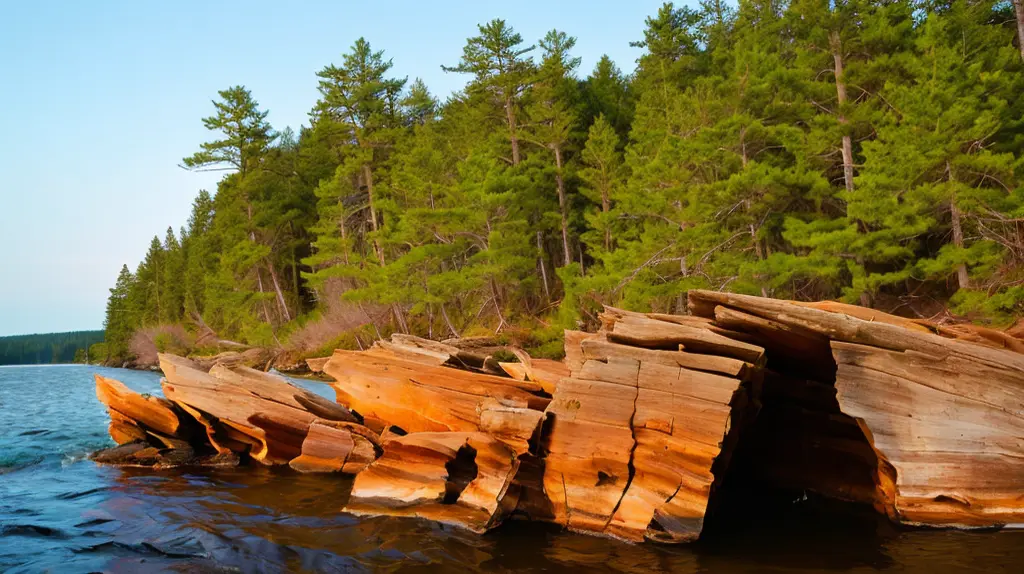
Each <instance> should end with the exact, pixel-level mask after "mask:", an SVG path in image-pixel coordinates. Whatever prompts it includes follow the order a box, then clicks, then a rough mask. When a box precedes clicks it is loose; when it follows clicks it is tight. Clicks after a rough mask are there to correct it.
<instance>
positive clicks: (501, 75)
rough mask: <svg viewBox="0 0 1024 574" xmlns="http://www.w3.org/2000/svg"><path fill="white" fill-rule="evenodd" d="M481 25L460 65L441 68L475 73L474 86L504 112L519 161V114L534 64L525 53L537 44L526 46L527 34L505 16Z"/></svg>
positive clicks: (514, 159) (514, 162)
mask: <svg viewBox="0 0 1024 574" xmlns="http://www.w3.org/2000/svg"><path fill="white" fill-rule="evenodd" d="M478 28H479V31H480V35H479V36H474V37H472V38H470V39H469V40H467V42H466V46H465V47H464V48H463V49H462V59H461V60H460V61H459V63H458V65H456V66H450V67H449V66H441V68H442V69H443V70H445V71H446V72H459V73H462V74H473V77H474V83H473V84H472V85H471V89H472V90H476V91H478V92H481V93H484V94H486V95H487V96H488V97H489V98H491V99H493V105H494V106H495V107H496V108H498V109H500V110H501V111H502V113H503V114H504V116H505V125H506V127H507V129H508V139H509V145H510V147H511V150H512V157H511V164H512V165H519V162H520V160H521V154H520V150H519V139H520V135H519V131H520V126H519V116H520V115H521V113H522V99H523V96H524V94H525V92H526V91H527V89H528V88H529V85H530V78H531V76H532V74H533V64H532V62H531V61H530V60H529V59H527V58H525V57H524V56H526V54H529V53H530V52H532V51H533V50H534V48H536V46H533V45H531V46H526V47H523V37H522V36H520V35H519V34H518V33H516V31H515V30H513V29H512V27H511V26H508V25H506V24H505V21H504V20H500V19H495V20H491V21H490V22H488V23H487V24H482V25H480V26H478Z"/></svg>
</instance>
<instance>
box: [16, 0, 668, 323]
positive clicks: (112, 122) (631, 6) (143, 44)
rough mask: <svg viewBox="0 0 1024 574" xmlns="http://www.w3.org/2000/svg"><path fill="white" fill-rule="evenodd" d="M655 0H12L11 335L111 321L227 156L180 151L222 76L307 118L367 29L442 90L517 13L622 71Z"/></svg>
mask: <svg viewBox="0 0 1024 574" xmlns="http://www.w3.org/2000/svg"><path fill="white" fill-rule="evenodd" d="M660 5H661V1H660V0H630V1H628V2H612V1H598V0H591V1H575V0H573V1H565V0H543V1H534V0H520V1H519V2H501V3H499V2H484V1H467V2H455V1H442V0H428V1H405V0H402V1H391V2H358V3H357V2H344V1H340V0H338V1H334V2H329V1H324V2H302V1H296V2H262V1H260V2H257V1H248V2H227V1H223V2H222V1H217V2H205V1H204V2H200V1H179V2H140V1H137V0H133V1H123V2H115V1H100V2H78V1H71V0H68V1H63V2H57V1H53V0H37V1H23V2H15V1H11V2H0V128H2V130H3V135H2V136H0V336H2V335H11V334H20V333H36V332H51V331H70V330H83V329H99V328H101V327H102V324H103V314H104V304H105V302H106V298H107V295H108V289H109V288H110V287H111V286H112V285H113V282H114V279H115V278H116V276H117V272H118V270H120V268H121V265H122V264H124V263H127V264H128V267H129V268H130V269H132V270H133V271H134V269H135V267H136V265H138V263H139V260H140V259H141V258H142V257H143V255H144V254H145V251H146V249H147V248H148V246H149V242H150V239H151V238H152V237H153V236H154V235H159V236H160V237H161V239H162V238H163V236H164V234H165V232H166V230H167V227H168V226H172V227H174V229H175V230H177V229H178V228H179V227H180V226H181V225H182V224H183V223H184V222H185V220H186V218H187V216H188V211H189V207H190V204H191V201H192V198H193V197H194V196H195V194H196V192H197V191H198V190H199V189H202V188H205V189H208V190H210V191H211V192H213V191H215V190H216V185H215V182H216V179H217V178H218V177H219V174H211V173H190V172H187V171H185V170H182V169H181V168H179V167H178V164H179V163H180V161H181V158H182V157H184V156H186V155H190V154H191V153H192V152H194V151H195V150H197V149H198V146H199V144H200V143H201V142H203V141H206V139H207V138H208V137H209V136H208V134H207V132H206V130H205V129H204V128H203V126H202V123H201V121H200V120H201V118H202V117H205V116H208V115H210V114H211V111H212V104H211V103H210V100H211V99H212V98H214V97H215V96H216V93H217V90H220V89H223V88H226V87H228V86H231V85H235V84H242V85H245V86H246V87H248V88H249V89H250V90H252V92H253V95H254V96H255V97H256V99H257V100H258V101H259V102H260V104H261V105H262V107H264V108H265V109H269V110H270V116H269V120H270V122H271V123H272V124H273V125H274V127H275V128H276V129H279V130H280V129H283V128H284V127H285V126H291V127H293V129H296V130H297V128H298V126H299V125H301V124H306V123H307V112H308V111H309V110H310V108H311V107H312V105H313V103H314V102H315V100H316V97H317V92H316V77H315V75H314V74H315V72H316V71H317V70H319V69H321V68H322V67H324V66H325V65H327V64H330V63H332V62H340V60H341V54H342V53H344V52H345V51H347V49H348V48H349V46H351V45H352V42H353V41H355V40H356V39H357V38H359V37H360V36H365V37H366V39H367V40H368V41H369V42H370V44H371V45H372V46H373V47H374V48H376V49H384V50H385V54H386V55H387V56H388V57H391V58H392V59H393V60H394V68H392V69H393V71H394V73H395V75H396V76H399V77H401V76H406V75H407V76H409V77H410V79H412V78H415V77H422V78H423V79H424V81H425V82H426V83H427V85H428V86H429V87H430V89H431V91H433V92H434V93H435V94H437V95H439V96H441V97H442V98H443V97H445V96H447V95H448V94H450V93H451V92H452V91H454V90H458V89H460V88H461V87H462V86H463V85H464V83H465V80H466V78H465V77H464V76H460V75H457V74H446V73H444V72H443V71H441V68H440V66H441V65H442V64H447V65H453V64H455V63H456V62H457V61H458V60H459V56H460V54H461V53H462V46H463V45H464V44H465V40H466V38H467V37H469V36H472V35H475V33H476V25H477V24H479V23H483V22H486V21H488V20H490V19H492V18H499V17H500V18H504V19H505V20H506V21H507V22H508V23H509V24H511V25H512V26H513V27H514V28H515V29H516V30H517V31H518V32H520V33H521V34H522V35H523V38H524V39H525V40H526V41H528V42H531V43H532V42H535V41H536V40H537V39H539V38H540V37H542V36H543V35H544V32H545V31H547V30H550V29H552V28H558V29H560V30H564V31H566V32H567V33H569V34H571V35H574V36H576V37H577V39H578V41H577V47H576V54H577V55H578V56H580V57H582V58H583V64H582V66H581V73H582V74H584V75H585V74H586V73H587V72H589V71H590V70H591V69H592V68H593V66H594V64H595V63H596V62H597V59H598V58H599V57H600V56H601V54H608V55H609V56H611V58H612V59H613V60H614V61H615V62H616V63H617V64H618V65H619V67H620V68H622V69H623V70H624V71H626V72H630V71H632V70H633V68H634V66H635V60H636V58H637V57H638V55H639V50H637V49H635V48H631V47H629V42H630V41H634V40H638V39H640V37H641V36H642V31H643V26H644V19H645V18H646V17H647V16H651V15H653V14H654V13H655V12H656V11H657V8H658V6H660Z"/></svg>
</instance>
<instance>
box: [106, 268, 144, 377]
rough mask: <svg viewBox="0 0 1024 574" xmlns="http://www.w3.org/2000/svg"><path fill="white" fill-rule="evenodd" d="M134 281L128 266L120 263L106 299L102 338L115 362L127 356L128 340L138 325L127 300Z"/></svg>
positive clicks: (123, 359)
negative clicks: (119, 270) (115, 279)
mask: <svg viewBox="0 0 1024 574" xmlns="http://www.w3.org/2000/svg"><path fill="white" fill-rule="evenodd" d="M134 283H135V277H133V276H132V273H131V271H129V270H128V266H127V265H122V266H121V272H120V273H118V275H117V282H116V283H115V284H114V288H113V289H110V297H109V298H108V299H107V314H106V319H105V320H104V322H103V328H104V331H105V335H104V340H105V341H106V343H107V353H108V355H109V356H110V358H113V359H115V362H116V363H117V364H119V363H121V362H123V361H125V360H127V359H128V358H129V356H128V342H129V341H130V340H131V337H132V334H133V333H134V332H135V329H136V328H137V327H138V323H137V319H136V317H134V316H133V313H132V309H131V307H130V305H129V301H128V297H129V294H130V293H131V290H132V286H133V285H134Z"/></svg>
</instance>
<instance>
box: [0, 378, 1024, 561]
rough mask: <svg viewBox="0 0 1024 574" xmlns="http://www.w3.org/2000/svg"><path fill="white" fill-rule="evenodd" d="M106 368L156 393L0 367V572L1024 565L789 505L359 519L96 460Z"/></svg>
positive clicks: (305, 487) (254, 490)
mask: <svg viewBox="0 0 1024 574" xmlns="http://www.w3.org/2000/svg"><path fill="white" fill-rule="evenodd" d="M96 372H98V373H100V374H103V375H105V376H108V377H113V378H116V379H118V380H121V381H123V382H124V383H125V384H127V385H128V386H129V387H131V388H133V389H135V390H137V391H140V392H148V393H153V394H159V388H160V387H159V375H158V374H155V373H146V372H138V371H127V370H121V369H107V368H99V367H87V366H53V367H37V366H33V367H0V572H12V573H13V572H62V573H63V572H95V571H105V572H160V571H168V572H351V571H389V572H390V571H429V572H437V571H448V572H467V571H483V572H493V571H497V572H512V571H548V572H562V571H566V570H586V571H600V572H643V573H645V574H646V573H650V572H669V571H671V572H816V571H836V572H872V571H878V570H893V571H900V572H927V573H929V574H937V573H939V572H947V571H954V570H955V571H977V572H1003V571H1006V572H1024V533H1022V532H995V533H992V532H987V533H977V532H974V533H964V532H946V531H905V530H900V529H896V528H894V527H891V526H889V525H888V524H886V523H884V522H881V521H874V520H868V521H864V520H858V521H852V522H849V523H847V522H844V521H838V522H837V521H836V519H835V518H834V517H831V516H826V517H821V516H816V515H815V514H813V513H807V512H802V511H800V510H799V509H794V511H793V512H791V513H788V514H785V515H779V516H772V517H768V519H767V520H764V521H760V522H758V521H755V520H752V521H751V522H750V523H749V524H748V523H746V522H743V523H738V524H736V526H735V534H733V535H731V536H729V537H726V539H725V540H724V541H721V542H719V543H716V544H712V545H707V544H703V545H696V546H689V547H687V546H683V547H665V546H656V545H650V544H648V545H629V544H623V543H619V542H615V541H610V540H604V539H598V538H593V537H587V536H578V535H574V534H569V533H565V532H560V531H559V530H558V529H556V528H551V527H548V526H544V525H538V524H530V523H523V522H513V523H508V524H506V525H505V526H503V527H502V528H500V529H498V530H497V531H494V532H491V533H488V534H487V535H484V536H477V535H474V534H470V533H467V532H463V531H461V530H458V529H452V528H445V527H441V526H438V525H435V524H432V523H430V522H426V521H421V520H411V519H396V518H356V517H353V516H348V515H346V514H344V513H342V512H340V511H339V508H340V507H341V506H342V504H344V500H345V498H346V497H347V494H348V490H349V488H350V485H351V482H350V479H348V478H345V477H342V476H339V475H301V474H298V473H295V472H292V471H290V470H288V469H281V470H268V469H265V468H262V467H256V468H253V467H248V468H238V469H217V470H206V471H194V470H163V471H154V470H145V469H117V468H111V467H103V466H98V465H96V464H94V463H93V462H91V461H89V460H88V459H87V455H88V453H90V452H92V451H94V450H96V449H99V448H103V447H105V446H109V445H111V444H112V442H111V441H110V439H109V438H108V436H107V433H106V427H107V422H108V418H107V414H106V411H105V410H104V408H103V406H102V405H100V403H99V401H97V400H96V397H95V387H94V383H93V379H92V374H93V373H96ZM300 384H302V385H303V386H305V387H307V388H309V389H311V390H313V391H314V392H317V393H319V394H322V395H324V396H326V397H329V398H332V399H333V392H332V391H331V390H330V388H329V387H327V386H326V385H322V384H319V383H314V382H300Z"/></svg>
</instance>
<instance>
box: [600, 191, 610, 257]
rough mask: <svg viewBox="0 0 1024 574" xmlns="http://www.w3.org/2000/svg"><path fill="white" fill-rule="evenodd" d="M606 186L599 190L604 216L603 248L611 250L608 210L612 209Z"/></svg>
mask: <svg viewBox="0 0 1024 574" xmlns="http://www.w3.org/2000/svg"><path fill="white" fill-rule="evenodd" d="M608 187H609V186H606V187H605V188H604V189H602V190H601V213H603V214H604V216H605V220H606V221H605V222H604V250H605V251H611V250H612V228H611V227H610V226H609V225H608V221H607V219H608V212H609V211H611V209H612V201H611V198H610V197H609V193H608Z"/></svg>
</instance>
